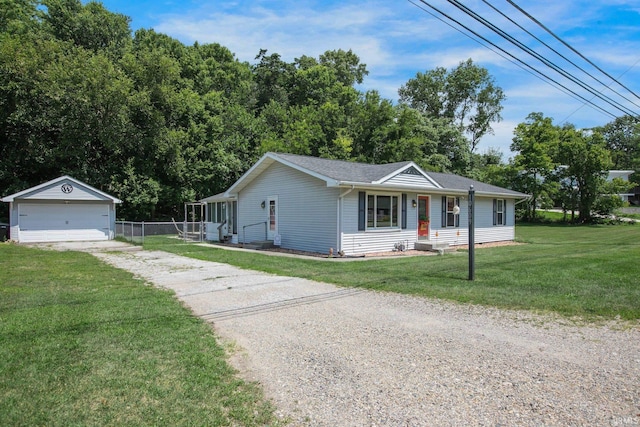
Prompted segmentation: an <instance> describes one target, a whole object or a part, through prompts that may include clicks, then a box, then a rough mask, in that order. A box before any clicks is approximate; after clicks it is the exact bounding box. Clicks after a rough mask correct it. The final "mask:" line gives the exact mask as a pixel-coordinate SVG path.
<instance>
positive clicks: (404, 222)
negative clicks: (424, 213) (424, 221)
mask: <svg viewBox="0 0 640 427" xmlns="http://www.w3.org/2000/svg"><path fill="white" fill-rule="evenodd" d="M401 227H402V229H403V230H405V229H406V228H407V195H406V194H405V193H402V224H401Z"/></svg>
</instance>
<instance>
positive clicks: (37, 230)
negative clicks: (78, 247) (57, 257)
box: [19, 203, 109, 242]
mask: <svg viewBox="0 0 640 427" xmlns="http://www.w3.org/2000/svg"><path fill="white" fill-rule="evenodd" d="M19 221H20V237H19V238H20V241H21V242H64V241H79V240H107V239H108V238H109V206H108V205H106V204H86V205H85V204H68V205H63V204H24V203H23V204H20V206H19Z"/></svg>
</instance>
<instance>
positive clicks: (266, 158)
mask: <svg viewBox="0 0 640 427" xmlns="http://www.w3.org/2000/svg"><path fill="white" fill-rule="evenodd" d="M273 160H274V159H273V157H272V156H271V155H270V153H266V154H265V155H263V156H262V157H261V158H260V160H258V161H257V162H256V163H255V164H254V165H253V166H251V167H250V168H249V170H248V171H246V172H245V173H243V174H242V176H241V177H240V178H238V180H237V181H236V182H234V183H233V184H232V185H231V187H229V188H228V189H227V191H225V192H224V195H225V196H229V195H231V194H235V193H237V192H238V191H239V190H240V189H242V188H243V187H244V186H246V185H247V184H249V183H250V182H251V181H253V180H254V179H255V178H256V177H257V176H258V175H260V173H262V171H263V170H264V169H266V168H267V167H269V166H270V165H271V164H272V163H273ZM265 162H267V164H266V165H264V164H263V163H265ZM247 180H248V181H247Z"/></svg>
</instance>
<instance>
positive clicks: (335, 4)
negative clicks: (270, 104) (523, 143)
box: [102, 0, 640, 160]
mask: <svg viewBox="0 0 640 427" xmlns="http://www.w3.org/2000/svg"><path fill="white" fill-rule="evenodd" d="M412 2H413V3H415V4H420V5H421V7H422V8H424V9H426V10H429V11H431V12H433V13H434V14H436V12H434V11H433V10H432V9H429V8H428V7H426V6H424V4H421V3H420V2H419V1H418V0H411V1H409V0H392V1H388V0H387V1H383V0H342V1H327V0H295V1H294V0H268V1H267V0H264V1H263V0H255V1H245V0H236V1H234V0H229V1H173V0H160V1H149V0H142V1H132V0H105V1H103V2H102V3H103V5H104V6H105V7H106V8H107V9H109V10H110V11H112V12H118V13H122V14H125V15H127V16H129V17H130V18H131V27H132V29H133V30H134V31H135V30H136V29H138V28H153V29H155V30H156V31H158V32H161V33H164V34H168V35H170V36H172V37H174V38H176V39H178V40H180V41H182V42H183V43H185V44H193V43H194V42H195V41H198V42H199V43H214V42H215V43H219V44H221V45H223V46H226V47H227V48H229V50H231V52H233V53H234V54H235V55H236V57H237V58H238V59H239V60H241V61H246V62H249V63H254V58H255V56H256V54H257V53H258V51H259V50H260V49H267V50H268V52H269V53H279V54H280V55H281V56H282V57H283V59H284V60H286V61H293V60H294V59H295V58H297V57H300V56H302V55H308V56H314V57H317V56H318V55H320V54H321V53H323V52H325V51H327V50H333V49H344V50H348V49H352V50H353V51H354V53H356V54H357V55H358V56H359V57H360V59H361V62H363V63H365V64H367V69H368V70H369V75H368V76H367V77H366V78H365V81H364V83H363V85H362V86H361V87H360V88H359V89H361V90H369V89H376V90H378V91H379V92H380V93H381V95H382V96H383V97H385V98H388V99H391V100H393V101H396V100H397V91H398V88H400V86H402V85H403V84H404V83H406V82H407V80H409V79H410V78H412V77H414V76H415V75H416V73H417V72H425V71H427V70H431V69H433V68H435V67H445V68H448V69H449V68H452V67H455V66H456V65H458V64H459V63H460V62H461V61H465V60H466V59H468V58H471V59H473V61H474V62H476V63H477V64H479V65H481V66H483V67H485V68H487V69H488V70H489V72H490V73H491V75H492V76H493V78H494V79H495V81H496V83H497V85H498V86H500V87H501V88H502V89H503V90H504V91H505V93H506V96H507V100H506V101H505V102H504V110H503V113H502V116H503V121H502V122H500V123H497V124H495V125H494V130H495V135H487V136H486V137H485V138H483V140H482V141H481V142H480V145H479V146H478V151H479V152H483V151H485V150H487V149H488V148H490V147H494V148H498V149H500V150H501V151H502V152H503V153H504V154H505V158H504V159H505V160H506V159H507V158H508V157H509V156H510V155H511V153H510V150H509V145H510V144H511V139H512V137H513V129H514V128H515V126H516V125H517V124H518V123H521V122H523V121H524V120H525V118H526V116H527V115H528V114H529V113H531V112H534V111H535V112H537V111H540V112H542V113H544V114H545V115H546V116H548V117H552V118H553V119H554V121H555V123H556V124H562V123H564V122H569V123H573V124H575V125H576V126H578V127H592V126H599V125H604V124H606V123H608V122H610V121H612V120H613V118H612V117H611V116H609V115H607V114H605V113H603V112H601V111H599V110H597V109H594V108H592V107H590V106H588V105H584V104H585V103H584V101H582V100H576V99H574V97H572V96H570V95H567V94H565V93H563V92H562V91H560V90H559V89H557V88H554V87H553V86H551V85H549V84H547V83H545V82H543V81H542V80H541V79H539V78H538V77H536V76H535V75H533V74H532V73H530V72H527V71H525V70H523V69H522V68H520V67H518V66H516V65H514V64H513V63H512V62H510V61H508V60H506V59H505V58H503V57H501V56H500V55H498V54H496V53H495V52H493V51H491V50H489V49H487V48H486V47H483V46H482V45H480V44H478V43H477V42H475V41H473V40H471V39H470V38H468V37H467V36H465V35H463V34H461V33H460V32H458V31H457V30H456V29H453V28H451V27H450V26H448V25H447V24H445V23H443V22H441V21H440V20H438V19H436V18H435V17H434V16H432V15H431V14H429V13H426V12H425V11H424V10H422V9H421V8H419V7H417V6H416V5H415V4H412ZM487 2H488V3H490V4H492V5H493V6H495V7H496V8H498V9H499V10H500V11H502V12H503V13H505V14H506V15H508V16H509V17H511V18H512V19H514V20H515V21H517V22H518V23H520V25H521V26H523V27H525V28H526V29H527V30H529V31H530V32H531V33H533V34H535V35H536V36H537V37H538V38H540V39H542V40H543V41H544V42H545V43H547V44H549V45H551V46H552V47H553V48H554V49H556V50H558V51H559V52H561V53H562V54H563V55H565V56H566V57H567V58H569V59H571V60H572V61H573V62H575V63H576V64H577V65H579V66H580V67H582V68H583V69H585V70H586V71H588V72H589V73H591V74H593V75H595V76H596V77H597V78H598V79H599V80H600V81H601V83H600V82H596V81H594V80H592V79H591V78H590V77H588V76H586V75H585V74H583V73H582V72H581V71H579V70H577V69H576V68H574V67H573V66H572V65H570V64H568V63H566V62H565V61H564V60H563V59H562V58H560V57H558V56H556V55H555V54H553V53H552V52H550V51H549V50H547V49H546V48H545V47H544V46H542V45H541V44H540V43H539V42H537V41H535V40H534V39H532V38H531V37H530V36H529V35H527V34H526V33H525V32H524V31H522V30H520V29H519V28H517V27H516V26H515V25H513V24H511V23H510V22H508V21H507V20H505V19H504V18H503V17H501V16H500V15H499V14H498V13H496V12H495V11H493V10H492V9H491V8H490V7H488V6H487V4H486V3H485V2H484V1H483V0H465V1H464V4H465V5H466V6H467V7H469V8H470V9H472V10H474V11H476V12H477V13H478V14H480V15H481V16H483V17H484V18H486V19H488V20H489V21H491V22H493V23H494V24H496V25H497V26H498V27H500V28H501V29H503V30H504V31H506V32H508V33H509V34H511V35H512V36H514V37H516V38H518V40H520V41H522V42H523V43H525V44H526V45H527V46H530V47H531V48H533V49H535V50H536V51H537V52H539V53H540V54H542V55H544V56H545V57H546V58H548V59H549V60H551V61H553V62H554V63H556V64H557V65H559V66H561V67H562V68H563V69H566V70H567V71H569V72H571V74H573V75H575V76H576V77H577V78H579V79H580V80H582V81H584V82H585V83H587V84H589V85H591V86H593V87H594V88H595V89H597V90H599V91H603V93H605V94H606V95H607V96H609V97H611V98H612V99H613V100H615V101H616V102H619V103H621V104H624V105H625V106H627V108H630V109H632V111H634V112H635V113H636V114H640V107H639V106H638V105H640V99H638V98H636V97H634V95H632V94H630V93H629V92H627V91H626V89H624V88H622V87H620V86H617V85H616V84H613V85H611V79H609V78H608V77H606V76H604V75H602V74H600V73H599V72H598V71H597V70H596V69H595V68H593V67H592V66H590V65H589V64H588V63H586V62H585V61H583V60H582V59H580V58H579V57H578V56H577V55H575V54H574V53H572V52H571V51H569V50H568V49H567V48H565V47H564V46H562V45H561V44H560V43H559V42H558V41H556V40H555V39H554V38H553V37H551V36H550V35H549V34H548V33H546V32H545V31H544V30H542V29H541V28H540V27H539V26H537V25H536V24H534V23H533V22H532V21H531V20H529V19H528V18H526V17H524V16H523V15H522V14H520V12H518V11H517V10H516V9H515V8H514V7H513V6H511V5H510V4H509V3H508V2H507V1H505V0H490V1H489V0H488V1H487ZM514 2H515V3H516V4H518V5H519V6H520V7H521V8H523V9H524V10H526V11H527V12H528V13H530V14H531V15H532V16H534V17H535V18H537V19H538V20H539V21H541V22H542V23H543V24H544V25H545V26H546V27H548V28H549V29H550V30H552V31H553V32H555V33H556V34H557V35H558V36H560V37H561V38H562V39H563V40H565V41H566V42H568V43H569V44H571V45H572V46H573V47H574V48H575V49H577V50H578V51H579V52H580V53H582V54H583V55H584V56H585V57H587V58H588V59H590V60H591V61H592V62H594V63H595V64H596V65H598V66H599V67H600V68H602V69H603V70H605V71H606V72H607V73H609V74H610V75H611V76H612V77H615V78H616V79H618V80H619V81H620V82H621V83H623V84H624V85H625V86H627V87H628V88H630V89H631V90H633V91H634V92H635V93H636V94H638V95H640V0H563V1H552V0H527V1H525V0H515V1H514ZM428 3H430V4H432V5H433V6H435V7H437V8H439V9H441V10H442V11H444V12H446V13H448V14H450V16H452V17H454V18H456V19H458V20H459V21H461V22H463V23H464V24H465V25H467V26H469V27H470V28H472V29H474V30H475V31H477V32H478V33H479V34H481V35H482V36H484V37H486V38H487V39H489V40H491V41H492V42H494V43H495V44H497V45H498V46H500V47H501V48H503V49H505V50H507V51H509V52H512V53H513V54H514V55H515V56H517V57H518V58H520V59H522V60H524V61H525V62H527V63H529V64H531V65H533V66H535V67H536V68H538V69H539V70H541V71H542V72H544V73H545V74H547V75H549V76H551V77H553V78H554V79H555V80H557V81H558V82H561V83H562V84H564V85H566V86H567V87H569V88H570V89H572V90H574V91H576V92H577V93H579V94H580V95H581V96H583V97H584V98H586V99H589V100H591V99H592V98H593V95H591V94H590V93H588V92H587V91H585V90H584V89H582V88H580V87H579V86H576V85H575V84H573V83H571V82H568V81H567V80H566V79H565V78H563V77H561V76H559V75H557V74H555V72H553V71H552V70H549V69H548V68H546V67H544V66H543V65H541V64H540V63H538V62H536V60H534V59H533V58H531V57H529V56H527V55H526V54H525V53H524V52H522V51H518V50H517V49H516V48H514V47H513V46H512V45H510V44H509V43H508V42H506V41H504V40H503V39H501V38H500V37H499V36H497V35H496V34H495V33H493V32H491V31H490V30H489V29H486V28H484V27H482V26H481V25H480V24H478V23H477V22H475V21H474V20H473V19H472V18H470V17H468V16H466V15H464V14H463V13H462V12H461V11H459V10H458V9H456V8H455V7H453V6H452V5H451V4H449V3H448V2H447V1H445V0H429V1H428ZM602 83H604V85H603V84H602ZM609 85H610V88H611V89H614V90H615V91H616V92H618V94H620V95H624V96H625V97H626V98H628V100H625V99H624V98H621V97H620V96H619V95H618V94H616V93H614V92H611V91H610V89H607V88H606V86H609ZM597 101H598V100H597V99H596V100H594V102H597ZM630 101H631V102H630ZM634 103H635V104H638V105H634ZM598 104H599V105H601V106H602V107H603V108H605V109H606V110H608V111H610V112H611V113H612V114H614V115H616V116H618V115H622V113H621V112H620V111H618V110H616V109H614V108H613V107H611V106H610V105H608V104H605V103H603V102H601V101H600V102H598Z"/></svg>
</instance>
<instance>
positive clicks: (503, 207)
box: [502, 199, 507, 225]
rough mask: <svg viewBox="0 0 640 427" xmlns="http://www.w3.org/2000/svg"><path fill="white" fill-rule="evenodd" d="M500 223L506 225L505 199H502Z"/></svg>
mask: <svg viewBox="0 0 640 427" xmlns="http://www.w3.org/2000/svg"><path fill="white" fill-rule="evenodd" d="M502 225H507V199H504V200H503V201H502Z"/></svg>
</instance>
